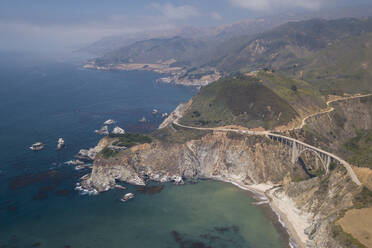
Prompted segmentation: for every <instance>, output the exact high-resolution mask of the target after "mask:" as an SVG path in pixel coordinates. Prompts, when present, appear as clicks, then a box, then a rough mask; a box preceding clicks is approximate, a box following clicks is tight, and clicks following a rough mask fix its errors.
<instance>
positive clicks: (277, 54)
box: [205, 18, 372, 92]
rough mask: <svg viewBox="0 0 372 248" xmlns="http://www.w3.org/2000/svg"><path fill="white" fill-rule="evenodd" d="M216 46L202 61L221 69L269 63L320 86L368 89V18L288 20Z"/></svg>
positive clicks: (371, 49) (371, 38)
mask: <svg viewBox="0 0 372 248" xmlns="http://www.w3.org/2000/svg"><path fill="white" fill-rule="evenodd" d="M216 50H220V51H223V52H221V53H219V54H215V55H214V56H213V57H210V58H209V61H208V62H207V63H205V64H206V65H208V66H215V67H217V68H218V69H219V70H220V71H224V72H230V73H231V72H236V71H240V72H247V71H253V70H256V69H262V68H268V69H273V70H276V71H280V72H282V73H285V74H287V75H292V76H295V77H297V78H301V79H304V80H307V81H309V82H312V83H314V84H317V85H318V86H319V87H320V88H323V89H324V90H327V89H328V90H329V89H333V90H337V89H339V90H342V91H347V92H352V91H353V89H354V90H369V91H370V90H372V84H370V83H368V82H370V80H371V79H372V73H370V71H371V70H370V66H371V65H372V56H371V53H372V18H364V19H353V18H348V19H338V20H322V19H314V20H309V21H301V22H291V23H287V24H284V25H282V26H280V27H277V28H274V29H272V30H270V31H267V32H264V33H262V34H259V35H256V36H253V37H252V36H243V37H239V38H235V39H232V40H229V41H227V42H224V43H222V44H219V45H218V46H217V48H216ZM348 82H349V83H348ZM355 86H358V87H355Z"/></svg>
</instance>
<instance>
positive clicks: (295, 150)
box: [291, 141, 298, 164]
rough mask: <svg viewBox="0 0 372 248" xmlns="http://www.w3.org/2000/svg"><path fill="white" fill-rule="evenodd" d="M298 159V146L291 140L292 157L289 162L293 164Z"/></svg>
mask: <svg viewBox="0 0 372 248" xmlns="http://www.w3.org/2000/svg"><path fill="white" fill-rule="evenodd" d="M297 159H298V148H297V143H296V142H295V141H293V142H292V159H291V162H292V164H295V163H296V162H297Z"/></svg>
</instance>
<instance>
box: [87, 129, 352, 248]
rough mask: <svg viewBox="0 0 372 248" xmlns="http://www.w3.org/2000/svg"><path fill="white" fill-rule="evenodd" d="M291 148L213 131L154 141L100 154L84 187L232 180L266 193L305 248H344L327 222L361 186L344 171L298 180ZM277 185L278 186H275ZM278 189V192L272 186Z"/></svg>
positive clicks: (302, 174)
mask: <svg viewBox="0 0 372 248" xmlns="http://www.w3.org/2000/svg"><path fill="white" fill-rule="evenodd" d="M288 154H289V150H288V148H287V147H286V146H285V145H283V144H281V143H277V142H274V141H272V140H270V139H267V138H265V137H256V136H243V135H239V134H236V133H219V132H214V133H210V134H207V135H205V136H203V137H202V138H200V139H197V140H190V141H187V142H185V143H183V144H169V143H165V142H161V141H154V142H152V143H151V144H143V145H139V146H136V147H133V148H131V149H129V150H127V151H125V152H123V153H120V154H118V155H117V156H115V157H111V158H108V159H105V158H103V157H102V156H100V155H98V156H97V157H96V159H95V162H94V166H93V171H92V173H91V175H90V177H89V178H88V179H87V180H85V181H84V182H82V185H83V187H85V188H94V189H96V190H98V191H106V190H109V189H111V188H113V187H114V186H115V181H116V180H120V181H125V182H128V183H132V184H136V185H144V184H146V181H147V180H152V181H158V182H169V181H174V182H175V183H182V181H183V180H184V179H213V180H221V181H226V182H232V183H234V184H237V185H239V186H241V187H247V188H250V189H253V190H256V191H258V192H261V193H264V191H267V192H266V193H267V196H269V198H271V204H272V207H273V209H275V210H276V211H277V212H278V213H280V214H281V215H280V216H281V218H282V219H284V220H285V219H286V218H287V221H286V224H287V227H288V228H289V229H290V230H291V234H292V235H293V236H295V237H294V239H295V240H296V242H297V243H300V244H299V245H300V246H302V247H305V244H307V245H308V246H309V247H342V245H340V244H338V243H337V241H336V240H333V239H332V235H331V231H332V228H331V227H330V225H329V223H330V222H332V221H333V220H334V219H335V218H336V216H337V215H338V214H340V212H342V211H345V210H346V209H348V208H350V207H351V206H352V204H353V203H352V199H353V195H354V194H356V193H357V192H358V187H357V186H356V185H354V184H353V182H352V181H351V180H350V179H349V177H348V176H347V173H346V171H345V170H344V169H343V168H341V167H340V168H337V169H335V170H334V171H333V172H332V173H331V174H329V175H326V176H321V177H317V178H312V179H308V180H304V181H300V182H295V180H294V179H295V178H303V177H306V173H305V171H304V170H303V169H302V167H301V166H300V165H299V164H297V165H293V164H292V163H291V162H290V156H289V155H288ZM274 186H276V187H274ZM273 187H274V188H273Z"/></svg>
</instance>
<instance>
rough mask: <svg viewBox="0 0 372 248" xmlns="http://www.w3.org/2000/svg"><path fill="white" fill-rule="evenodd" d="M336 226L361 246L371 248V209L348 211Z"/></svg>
mask: <svg viewBox="0 0 372 248" xmlns="http://www.w3.org/2000/svg"><path fill="white" fill-rule="evenodd" d="M337 224H339V225H341V227H342V229H343V230H344V231H345V232H347V233H350V234H351V235H352V236H353V237H354V238H355V239H357V240H359V242H361V243H362V244H363V245H365V246H367V247H371V248H372V208H363V209H352V210H349V211H347V212H346V214H345V216H344V217H343V218H342V219H340V220H339V221H337Z"/></svg>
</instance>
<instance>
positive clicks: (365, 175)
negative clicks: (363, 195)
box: [353, 166, 372, 191]
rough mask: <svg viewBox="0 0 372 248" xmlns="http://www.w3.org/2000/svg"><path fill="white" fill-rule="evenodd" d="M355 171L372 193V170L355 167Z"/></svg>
mask: <svg viewBox="0 0 372 248" xmlns="http://www.w3.org/2000/svg"><path fill="white" fill-rule="evenodd" d="M353 170H354V172H355V174H356V175H357V177H358V179H359V181H360V182H361V183H362V184H363V185H364V186H365V187H367V188H368V189H369V190H371V191H372V170H371V169H369V168H364V167H357V166H353Z"/></svg>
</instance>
